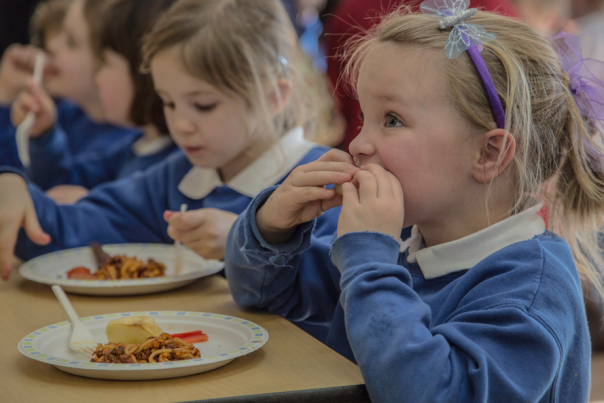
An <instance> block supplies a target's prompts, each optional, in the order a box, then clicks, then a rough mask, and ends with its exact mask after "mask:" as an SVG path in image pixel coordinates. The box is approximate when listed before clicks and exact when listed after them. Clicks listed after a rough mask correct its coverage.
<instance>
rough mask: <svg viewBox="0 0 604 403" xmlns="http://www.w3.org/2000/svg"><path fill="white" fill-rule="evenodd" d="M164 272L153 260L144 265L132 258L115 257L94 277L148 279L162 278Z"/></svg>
mask: <svg viewBox="0 0 604 403" xmlns="http://www.w3.org/2000/svg"><path fill="white" fill-rule="evenodd" d="M165 271H166V267H165V266H164V265H163V264H161V263H158V262H156V261H155V260H153V259H149V261H148V262H147V263H144V262H142V261H140V260H138V259H136V258H134V257H127V256H124V255H116V256H112V257H111V258H110V259H109V261H108V262H107V263H105V264H104V265H103V266H102V267H100V268H99V269H98V270H97V272H96V273H94V277H96V278H97V279H99V280H123V279H132V278H150V277H160V276H163V275H164V272H165Z"/></svg>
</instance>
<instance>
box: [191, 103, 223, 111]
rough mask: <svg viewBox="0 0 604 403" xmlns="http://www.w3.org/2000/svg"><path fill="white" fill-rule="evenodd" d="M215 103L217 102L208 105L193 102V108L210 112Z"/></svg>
mask: <svg viewBox="0 0 604 403" xmlns="http://www.w3.org/2000/svg"><path fill="white" fill-rule="evenodd" d="M217 105H218V104H209V105H200V104H195V109H197V110H198V111H199V112H210V111H211V110H213V109H214V108H216V106H217Z"/></svg>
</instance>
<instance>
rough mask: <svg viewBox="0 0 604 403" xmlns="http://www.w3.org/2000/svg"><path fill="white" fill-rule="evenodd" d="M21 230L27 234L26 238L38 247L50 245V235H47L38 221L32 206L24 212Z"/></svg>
mask: <svg viewBox="0 0 604 403" xmlns="http://www.w3.org/2000/svg"><path fill="white" fill-rule="evenodd" d="M23 229H24V230H25V233H26V234H27V237H28V238H29V239H31V240H32V242H33V243H35V244H38V245H47V244H48V243H50V240H51V239H50V235H48V234H47V233H46V232H44V230H43V229H42V227H41V226H40V222H39V221H38V216H37V215H36V211H35V209H34V208H33V206H30V208H28V209H27V211H26V212H25V219H24V220H23Z"/></svg>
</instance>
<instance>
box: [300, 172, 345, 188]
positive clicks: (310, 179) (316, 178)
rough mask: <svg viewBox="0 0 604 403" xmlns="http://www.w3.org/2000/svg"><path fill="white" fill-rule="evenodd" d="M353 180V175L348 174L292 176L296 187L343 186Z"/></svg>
mask: <svg viewBox="0 0 604 403" xmlns="http://www.w3.org/2000/svg"><path fill="white" fill-rule="evenodd" d="M351 180H352V175H351V174H348V173H343V172H328V171H318V172H307V173H304V174H298V175H292V180H291V184H292V185H293V186H295V187H306V186H325V185H330V184H332V183H335V184H342V183H344V182H350V181H351Z"/></svg>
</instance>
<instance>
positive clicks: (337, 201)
mask: <svg viewBox="0 0 604 403" xmlns="http://www.w3.org/2000/svg"><path fill="white" fill-rule="evenodd" d="M343 201H344V198H343V197H342V196H340V195H339V194H336V195H335V196H334V197H332V198H330V199H324V200H323V201H322V204H321V209H322V210H323V211H327V210H331V209H332V208H334V207H338V206H341V205H342V202H343Z"/></svg>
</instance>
